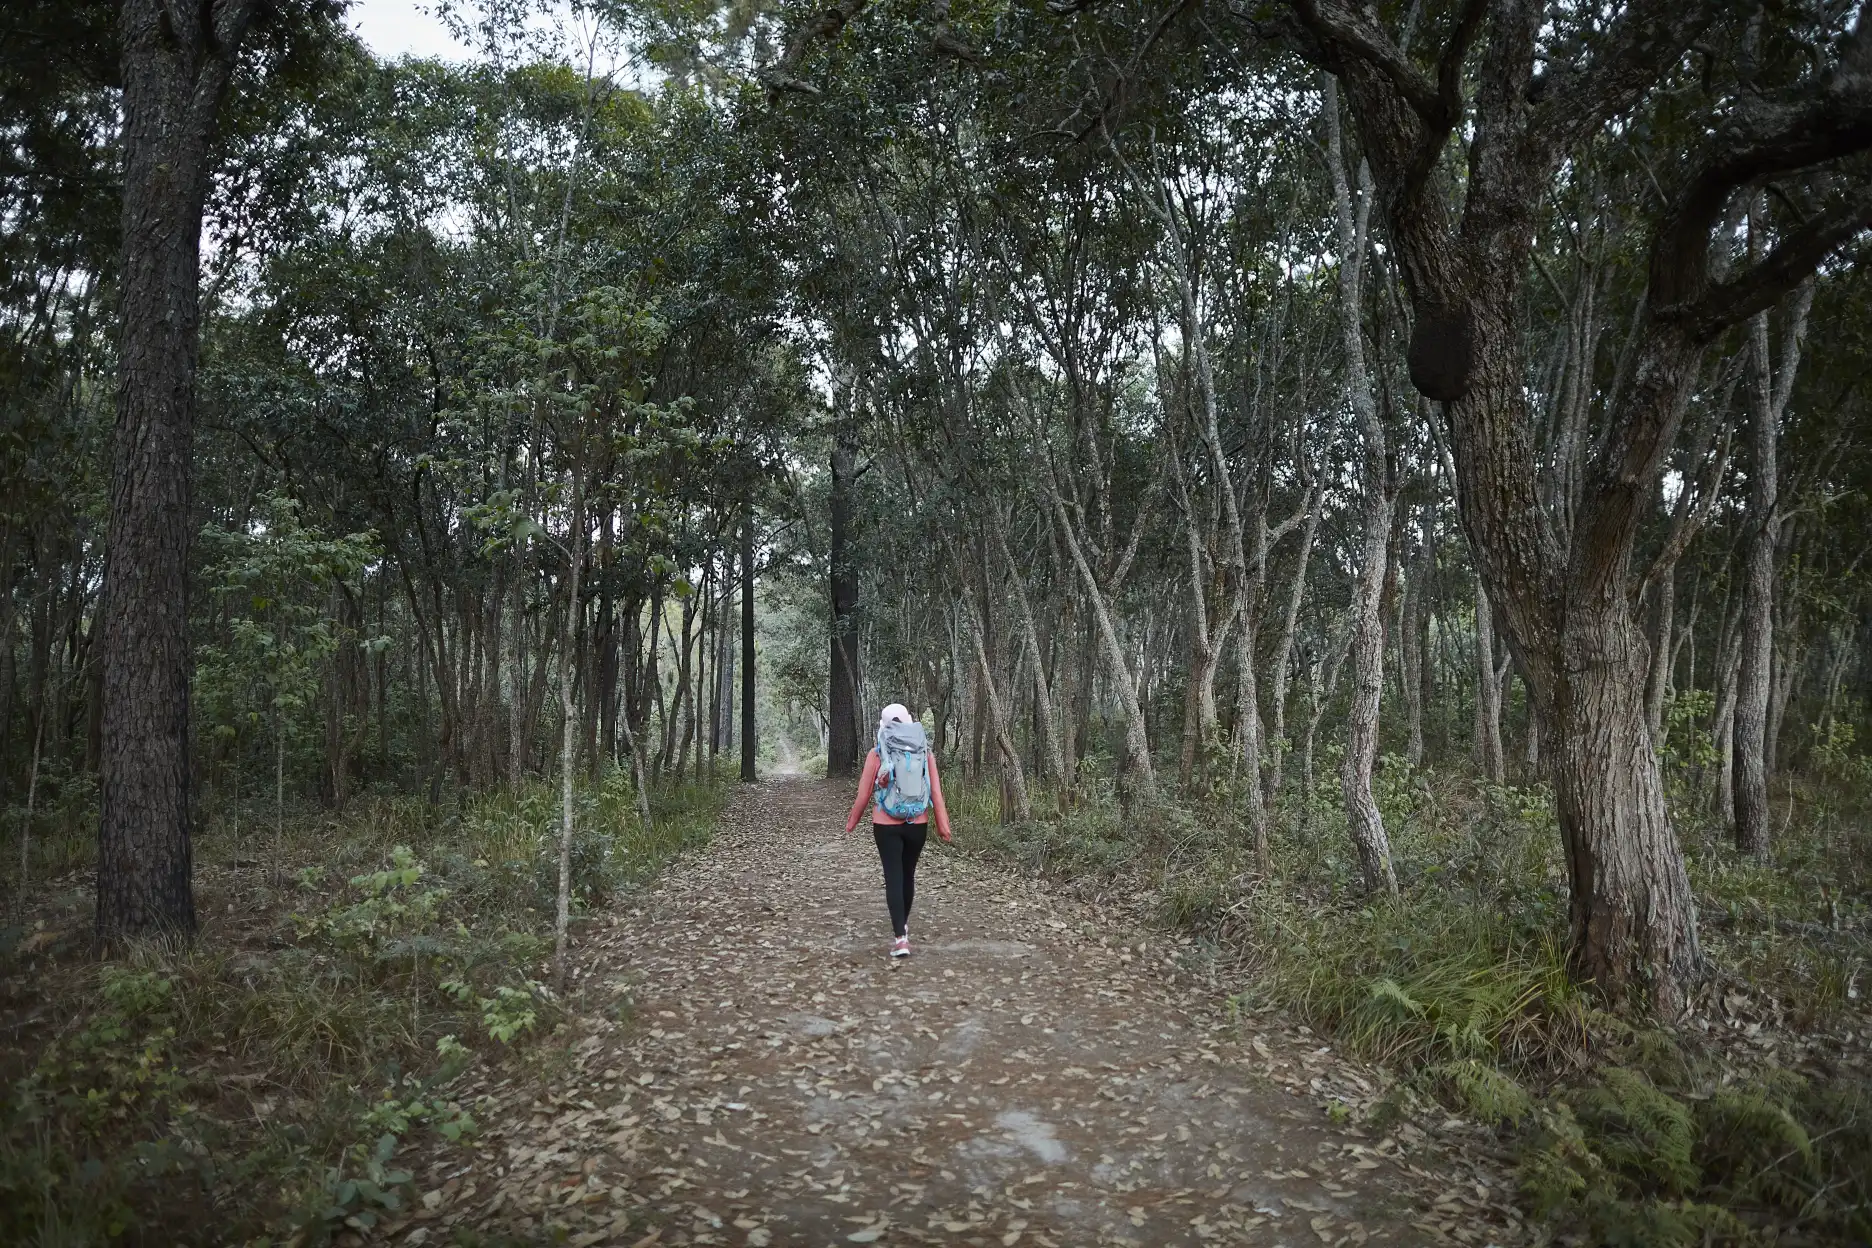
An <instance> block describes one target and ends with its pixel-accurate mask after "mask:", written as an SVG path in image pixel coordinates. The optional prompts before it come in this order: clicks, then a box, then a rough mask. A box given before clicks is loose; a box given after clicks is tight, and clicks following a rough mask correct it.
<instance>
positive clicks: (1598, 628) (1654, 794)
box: [1551, 595, 1700, 996]
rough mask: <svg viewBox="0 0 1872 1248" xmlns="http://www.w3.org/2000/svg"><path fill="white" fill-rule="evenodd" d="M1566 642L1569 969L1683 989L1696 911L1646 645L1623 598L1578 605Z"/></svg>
mask: <svg viewBox="0 0 1872 1248" xmlns="http://www.w3.org/2000/svg"><path fill="white" fill-rule="evenodd" d="M1562 645H1563V648H1564V649H1563V653H1564V656H1565V663H1566V670H1567V671H1568V672H1569V673H1571V674H1572V679H1571V680H1569V682H1568V687H1567V696H1566V697H1565V698H1564V699H1561V700H1559V701H1558V702H1557V703H1555V705H1554V706H1553V714H1552V717H1551V722H1552V723H1553V726H1554V729H1555V731H1554V737H1555V742H1554V751H1553V753H1554V793H1555V798H1556V801H1557V804H1558V806H1559V813H1560V830H1561V836H1562V838H1563V840H1564V842H1565V846H1566V853H1567V861H1568V870H1569V875H1570V876H1571V878H1572V880H1573V881H1574V888H1573V895H1572V899H1571V905H1570V908H1569V915H1570V924H1571V929H1572V937H1573V940H1572V948H1573V955H1572V956H1573V961H1574V965H1575V969H1576V970H1577V972H1578V973H1579V974H1581V975H1583V976H1585V977H1587V978H1590V979H1593V980H1595V981H1597V982H1598V983H1599V984H1600V985H1602V986H1603V987H1606V988H1608V989H1612V990H1616V989H1618V988H1621V987H1626V986H1630V985H1632V983H1633V975H1632V968H1634V967H1655V968H1656V969H1657V973H1658V974H1659V975H1660V976H1661V977H1663V978H1664V979H1665V980H1666V981H1667V982H1670V983H1674V984H1681V983H1684V982H1687V981H1688V980H1689V979H1690V977H1691V976H1692V975H1693V974H1694V973H1695V972H1696V969H1697V962H1698V958H1699V956H1700V954H1699V945H1698V941H1697V926H1696V908H1695V905H1694V904H1693V902H1692V900H1691V894H1690V881H1689V877H1688V876H1687V875H1686V874H1685V872H1684V866H1683V856H1682V855H1681V853H1679V852H1678V850H1677V843H1676V839H1675V837H1674V835H1673V834H1672V832H1671V827H1670V822H1669V818H1668V816H1667V814H1666V812H1665V808H1664V786H1663V778H1662V775H1661V774H1660V772H1659V770H1658V765H1657V754H1656V752H1655V750H1654V749H1653V748H1652V743H1651V734H1650V732H1649V730H1648V728H1647V726H1646V723H1645V704H1644V674H1645V660H1646V650H1647V648H1646V646H1645V644H1644V639H1643V638H1642V636H1641V635H1640V633H1639V630H1638V628H1637V626H1636V624H1635V622H1634V621H1633V620H1632V618H1631V612H1630V610H1629V608H1628V607H1627V606H1626V604H1625V602H1624V601H1623V596H1622V595H1620V596H1619V597H1616V598H1612V599H1610V600H1608V601H1604V602H1601V603H1597V604H1592V603H1576V604H1574V608H1573V610H1572V611H1571V612H1569V615H1568V626H1567V628H1566V630H1565V632H1564V634H1563V638H1562ZM1651 987H1652V990H1653V995H1654V996H1655V995H1656V987H1657V985H1656V984H1655V983H1654V984H1652V985H1651Z"/></svg>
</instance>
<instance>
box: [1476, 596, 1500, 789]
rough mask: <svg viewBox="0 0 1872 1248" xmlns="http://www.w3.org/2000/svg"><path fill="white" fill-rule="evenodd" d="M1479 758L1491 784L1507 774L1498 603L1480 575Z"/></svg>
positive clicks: (1477, 643) (1478, 609) (1477, 635)
mask: <svg viewBox="0 0 1872 1248" xmlns="http://www.w3.org/2000/svg"><path fill="white" fill-rule="evenodd" d="M1475 615H1476V626H1475V635H1476V720H1475V723H1476V734H1475V735H1476V762H1477V763H1479V764H1481V766H1482V774H1483V775H1485V776H1487V777H1488V778H1489V783H1490V784H1500V783H1502V782H1503V780H1505V779H1506V778H1507V767H1506V765H1505V764H1504V763H1503V760H1502V735H1501V682H1500V680H1499V679H1498V677H1497V676H1496V674H1495V607H1494V604H1493V603H1491V602H1490V601H1489V596H1488V590H1487V589H1485V588H1484V587H1483V585H1482V580H1481V578H1480V577H1478V578H1476V586H1475Z"/></svg>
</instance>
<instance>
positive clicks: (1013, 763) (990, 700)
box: [956, 565, 1033, 823]
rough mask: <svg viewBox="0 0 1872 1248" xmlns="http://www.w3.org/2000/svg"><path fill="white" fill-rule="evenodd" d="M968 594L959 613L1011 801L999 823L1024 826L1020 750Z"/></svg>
mask: <svg viewBox="0 0 1872 1248" xmlns="http://www.w3.org/2000/svg"><path fill="white" fill-rule="evenodd" d="M956 570H957V573H958V574H959V575H964V576H965V575H966V572H965V570H964V569H962V568H961V567H960V565H958V566H957V569H956ZM971 597H972V595H971V594H970V593H969V592H968V591H966V590H965V591H964V592H963V595H962V613H963V616H964V618H966V619H967V621H968V630H969V639H970V641H971V642H973V644H974V648H975V662H976V663H977V665H978V666H979V667H980V670H981V687H982V694H983V696H984V698H985V699H986V701H987V704H988V715H987V717H986V718H987V719H988V721H989V723H990V727H991V728H992V730H993V732H994V741H995V750H996V753H998V754H1000V756H1001V777H1002V781H1003V783H1004V785H1005V786H1006V791H1007V796H1008V797H1009V798H1010V799H1011V800H1010V801H1009V802H1008V803H1007V804H1006V805H1007V809H1005V810H1004V811H1003V812H1002V813H1003V822H1006V821H1007V817H1008V816H1012V818H1013V820H1014V821H1015V822H1017V823H1026V822H1028V821H1029V820H1031V819H1032V818H1033V804H1032V802H1031V801H1030V800H1029V799H1028V796H1027V773H1026V771H1025V770H1024V769H1023V768H1022V767H1021V758H1020V751H1019V750H1018V749H1016V748H1015V746H1014V729H1013V725H1012V724H1011V723H1010V722H1009V718H1008V707H1007V704H1006V703H1004V702H1003V701H1002V700H1001V691H1000V689H999V687H998V686H997V685H996V683H995V676H994V666H993V664H992V663H990V661H989V658H988V645H987V640H986V638H985V637H984V636H983V635H982V625H981V619H980V617H979V616H978V615H977V614H976V610H975V605H974V603H973V602H971V601H970V599H971Z"/></svg>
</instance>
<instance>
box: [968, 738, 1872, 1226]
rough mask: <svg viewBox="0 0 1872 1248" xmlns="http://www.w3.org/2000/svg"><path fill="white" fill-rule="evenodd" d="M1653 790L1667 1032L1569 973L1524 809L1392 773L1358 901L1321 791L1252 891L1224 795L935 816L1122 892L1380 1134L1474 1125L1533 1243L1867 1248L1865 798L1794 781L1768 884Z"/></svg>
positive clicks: (994, 849)
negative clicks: (1352, 1080) (1667, 974)
mask: <svg viewBox="0 0 1872 1248" xmlns="http://www.w3.org/2000/svg"><path fill="white" fill-rule="evenodd" d="M1672 776H1673V779H1674V781H1675V782H1676V784H1677V787H1676V792H1675V798H1676V801H1675V810H1674V814H1675V818H1676V821H1677V826H1678V830H1679V835H1680V836H1681V837H1682V838H1683V840H1684V842H1685V846H1686V850H1687V851H1688V855H1689V862H1690V866H1691V873H1692V883H1693V885H1694V887H1695V890H1696V894H1697V897H1698V900H1699V904H1700V907H1701V910H1702V913H1703V914H1704V916H1705V917H1704V943H1705V947H1706V950H1707V952H1708V954H1709V956H1710V960H1711V964H1712V978H1711V980H1710V981H1709V983H1708V984H1707V985H1706V987H1705V988H1704V990H1703V992H1702V994H1701V996H1700V997H1699V998H1698V1001H1697V1004H1696V1007H1695V1008H1694V1009H1693V1011H1692V1013H1691V1015H1690V1016H1689V1017H1687V1018H1685V1019H1683V1020H1657V1019H1653V1018H1650V1017H1648V1016H1647V1015H1646V1014H1645V1013H1644V1011H1643V1010H1642V1008H1640V1007H1639V1005H1638V1003H1635V1002H1632V1001H1629V1000H1608V999H1606V998H1605V997H1603V996H1602V995H1601V994H1599V993H1597V992H1596V991H1595V990H1594V989H1593V988H1592V986H1591V985H1590V984H1586V985H1582V984H1581V983H1580V982H1579V981H1578V979H1577V978H1576V977H1575V976H1573V975H1571V974H1570V973H1569V968H1568V965H1567V961H1566V930H1565V924H1566V888H1565V876H1564V873H1563V871H1562V867H1561V864H1560V862H1559V861H1558V858H1559V854H1560V841H1559V836H1558V832H1557V830H1556V828H1555V826H1554V816H1553V809H1552V802H1551V797H1550V795H1549V794H1548V793H1547V792H1546V791H1545V790H1544V789H1543V788H1540V787H1531V788H1529V787H1517V786H1513V785H1490V784H1487V783H1484V782H1479V781H1477V780H1476V779H1475V778H1474V776H1473V774H1472V773H1470V772H1468V771H1467V769H1465V768H1460V767H1458V768H1445V769H1436V770H1431V769H1421V768H1416V769H1414V768H1411V767H1409V766H1407V765H1406V764H1405V763H1404V762H1403V760H1402V759H1399V758H1387V759H1386V760H1385V765H1384V766H1383V768H1382V769H1381V771H1380V774H1379V784H1378V789H1379V795H1380V800H1381V801H1382V803H1383V805H1384V813H1385V819H1386V823H1387V826H1388V827H1390V828H1391V829H1393V833H1392V835H1393V850H1394V853H1395V855H1396V861H1397V870H1398V876H1399V882H1400V893H1399V896H1398V897H1397V898H1396V899H1395V900H1391V899H1384V898H1374V897H1369V896H1366V895H1365V894H1364V893H1363V892H1362V890H1361V889H1360V888H1359V887H1358V877H1357V865H1356V863H1354V862H1352V861H1350V854H1349V852H1348V851H1347V849H1346V848H1345V846H1346V840H1345V837H1344V833H1343V829H1342V827H1341V826H1339V825H1340V824H1341V823H1342V822H1343V815H1342V814H1341V813H1340V812H1339V808H1338V806H1337V802H1336V796H1337V795H1336V794H1335V793H1334V792H1333V791H1331V789H1329V788H1326V787H1324V786H1323V787H1322V789H1321V790H1320V791H1319V792H1317V793H1314V794H1311V795H1308V794H1303V793H1299V792H1292V793H1289V794H1287V795H1286V798H1285V800H1284V801H1283V802H1282V804H1281V806H1280V807H1279V812H1280V816H1281V817H1280V821H1279V824H1278V827H1277V831H1276V835H1275V837H1274V846H1275V873H1274V874H1273V875H1272V876H1271V877H1269V876H1263V875H1261V874H1259V873H1258V872H1257V871H1255V870H1254V866H1253V856H1252V854H1251V852H1250V851H1249V847H1248V844H1247V840H1246V836H1245V832H1244V830H1243V829H1242V828H1241V827H1240V826H1239V825H1238V822H1237V821H1236V819H1235V818H1234V817H1233V816H1232V815H1231V813H1230V811H1229V808H1228V804H1229V800H1230V798H1229V795H1228V794H1227V793H1218V794H1216V795H1214V796H1212V797H1211V798H1209V799H1206V800H1202V801H1195V802H1190V803H1187V804H1184V805H1166V806H1164V807H1162V808H1159V809H1156V810H1150V811H1143V810H1139V811H1135V812H1132V813H1131V814H1130V815H1129V816H1127V815H1126V814H1125V813H1124V812H1123V811H1121V810H1120V809H1119V807H1118V806H1117V805H1116V804H1115V803H1113V802H1110V801H1108V800H1106V801H1101V800H1096V799H1094V800H1090V801H1086V802H1084V803H1082V804H1081V805H1080V806H1079V807H1077V808H1076V809H1074V810H1072V811H1070V812H1069V813H1067V814H1065V815H1063V816H1061V817H1058V818H1051V817H1049V818H1047V819H1044V820H1039V821H1035V822H1033V823H1028V824H1003V823H1001V822H1000V821H999V819H998V813H999V810H998V802H997V796H996V792H995V790H994V788H992V787H990V786H983V785H971V786H967V787H963V786H956V787H957V788H958V789H960V791H959V792H958V793H957V794H956V795H955V797H954V798H953V799H952V806H953V808H954V809H955V810H956V812H957V821H958V823H959V824H961V825H963V826H964V827H965V828H966V835H965V836H964V837H963V838H962V843H963V845H964V846H965V847H966V848H970V849H972V851H973V852H977V853H982V854H985V855H988V856H990V857H993V858H995V859H997V860H1000V861H1003V862H1007V863H1009V864H1011V865H1016V866H1019V867H1021V868H1024V869H1027V870H1033V871H1042V872H1046V873H1048V874H1049V875H1051V876H1052V877H1053V878H1054V879H1055V880H1056V881H1059V882H1060V883H1062V884H1064V885H1067V886H1077V887H1082V888H1094V889H1100V890H1102V891H1104V892H1106V893H1108V894H1117V893H1121V892H1123V891H1124V890H1126V889H1137V888H1138V886H1140V885H1141V886H1143V887H1142V888H1141V889H1138V891H1137V893H1136V895H1138V896H1141V897H1143V898H1146V899H1147V901H1146V904H1147V907H1148V910H1147V913H1148V915H1149V916H1150V917H1152V918H1153V919H1155V920H1156V921H1157V922H1159V923H1161V924H1163V925H1165V926H1166V927H1169V928H1173V929H1175V930H1178V931H1180V932H1182V933H1184V934H1185V935H1187V936H1190V937H1193V938H1194V942H1193V947H1195V948H1197V949H1199V950H1201V951H1202V952H1203V954H1204V955H1205V956H1207V957H1210V958H1213V959H1215V960H1216V965H1217V967H1218V969H1219V970H1220V971H1221V972H1222V982H1223V983H1224V984H1226V985H1228V986H1230V991H1232V992H1233V993H1234V1000H1235V1004H1236V1005H1237V1007H1238V1008H1240V1009H1241V1010H1243V1011H1245V1012H1248V1013H1251V1014H1252V1013H1256V1012H1260V1011H1269V1010H1273V1011H1284V1012H1286V1013H1288V1014H1290V1015H1291V1016H1293V1017H1294V1018H1295V1019H1297V1020H1298V1021H1300V1022H1304V1023H1305V1024H1306V1025H1308V1026H1310V1027H1312V1028H1314V1029H1315V1030H1316V1031H1318V1032H1320V1033H1321V1034H1323V1035H1325V1036H1328V1037H1330V1038H1331V1039H1332V1040H1333V1041H1334V1042H1335V1043H1336V1044H1337V1045H1339V1046H1341V1047H1343V1048H1344V1049H1346V1050H1347V1051H1349V1052H1351V1053H1352V1054H1354V1055H1356V1056H1358V1057H1360V1058H1362V1059H1365V1060H1367V1061H1369V1062H1371V1063H1373V1064H1375V1065H1376V1066H1378V1067H1379V1068H1380V1069H1381V1070H1383V1071H1384V1072H1385V1074H1386V1082H1387V1085H1388V1086H1387V1087H1386V1088H1385V1090H1384V1091H1383V1093H1382V1095H1380V1096H1379V1097H1378V1098H1377V1099H1376V1100H1375V1102H1374V1104H1373V1105H1372V1106H1370V1107H1369V1112H1370V1113H1371V1114H1372V1115H1373V1116H1374V1118H1375V1119H1376V1120H1377V1125H1379V1126H1386V1125H1388V1121H1387V1120H1388V1119H1390V1118H1393V1117H1395V1116H1396V1115H1398V1114H1400V1113H1402V1114H1410V1113H1412V1112H1414V1111H1426V1112H1429V1113H1430V1114H1431V1116H1432V1117H1433V1118H1434V1119H1443V1118H1446V1117H1448V1116H1449V1115H1451V1114H1455V1115H1457V1116H1458V1117H1460V1118H1462V1119H1465V1120H1467V1121H1470V1122H1473V1123H1475V1124H1478V1125H1479V1126H1480V1127H1483V1128H1487V1129H1488V1130H1489V1131H1490V1132H1492V1133H1493V1134H1494V1136H1495V1137H1496V1139H1495V1151H1497V1153H1498V1154H1500V1155H1505V1156H1508V1157H1511V1158H1512V1159H1513V1165H1514V1167H1515V1170H1516V1179H1517V1184H1518V1187H1519V1191H1520V1195H1521V1198H1522V1202H1523V1204H1524V1206H1525V1207H1526V1209H1527V1211H1528V1213H1529V1214H1530V1215H1531V1216H1532V1217H1534V1218H1535V1219H1537V1220H1538V1222H1539V1224H1540V1225H1542V1226H1544V1227H1545V1228H1547V1230H1548V1231H1549V1232H1551V1233H1552V1234H1554V1235H1557V1236H1560V1237H1562V1238H1563V1239H1565V1240H1567V1241H1569V1242H1582V1243H1590V1244H1626V1245H1634V1246H1637V1245H1671V1244H1683V1245H1690V1244H1703V1243H1735V1244H1743V1243H1765V1242H1783V1240H1782V1239H1780V1238H1777V1237H1782V1236H1786V1235H1794V1236H1796V1238H1795V1239H1793V1240H1788V1241H1786V1242H1820V1241H1821V1240H1826V1241H1829V1242H1851V1241H1854V1240H1858V1239H1863V1238H1865V1237H1867V1236H1868V1235H1872V1082H1868V1081H1867V1079H1866V1078H1865V1075H1864V1069H1865V1068H1864V1066H1863V1065H1860V1066H1853V1065H1850V1064H1848V1063H1846V1062H1843V1061H1841V1060H1839V1059H1840V1058H1842V1057H1853V1056H1855V1055H1856V1056H1857V1057H1858V1059H1860V1060H1863V1057H1864V1054H1865V1051H1866V1047H1867V1046H1866V1043H1865V1041H1866V1036H1867V1029H1868V1027H1869V1026H1872V1018H1868V1016H1867V1012H1866V1011H1865V1009H1864V1006H1863V1001H1862V1000H1861V997H1860V989H1859V988H1858V986H1857V976H1858V975H1859V974H1860V973H1861V971H1860V968H1863V967H1864V965H1865V964H1866V961H1867V958H1868V956H1869V955H1872V933H1868V930H1867V926H1866V918H1867V914H1866V904H1865V901H1864V898H1865V896H1866V890H1867V886H1868V884H1869V883H1872V840H1868V837H1867V834H1866V831H1865V829H1866V827H1867V826H1868V825H1867V823H1866V822H1865V820H1864V818H1863V815H1864V802H1865V792H1866V791H1865V790H1864V789H1863V788H1860V787H1857V786H1855V785H1854V784H1853V783H1851V780H1852V779H1853V777H1851V776H1849V775H1845V774H1842V773H1841V770H1840V769H1838V768H1835V769H1833V770H1832V771H1828V772H1823V773H1816V774H1811V775H1805V776H1801V777H1790V778H1789V779H1788V780H1787V782H1786V783H1787V788H1786V791H1785V792H1784V793H1783V794H1782V795H1781V800H1783V801H1785V802H1788V803H1789V805H1788V806H1787V807H1786V809H1789V810H1791V811H1792V812H1793V814H1792V816H1791V818H1790V820H1789V823H1788V826H1787V828H1786V829H1785V831H1783V832H1782V833H1781V838H1782V839H1781V840H1780V841H1779V842H1778V850H1777V855H1776V858H1775V861H1774V862H1773V864H1772V865H1767V864H1761V863H1758V862H1754V861H1744V860H1739V859H1738V858H1737V856H1736V855H1735V853H1734V852H1733V850H1732V849H1731V848H1730V846H1729V843H1728V841H1727V840H1726V838H1725V837H1724V835H1723V829H1722V828H1721V826H1720V823H1719V822H1718V821H1717V820H1716V819H1714V818H1713V817H1712V816H1711V815H1710V814H1709V813H1708V809H1707V803H1706V802H1704V801H1702V800H1701V797H1700V794H1701V790H1700V789H1699V787H1698V786H1697V784H1696V783H1695V780H1696V776H1695V773H1694V770H1693V768H1692V766H1691V764H1690V763H1689V762H1687V761H1684V760H1681V759H1680V760H1679V762H1678V765H1677V766H1676V767H1675V768H1674V770H1673V772H1672ZM1309 799H1310V800H1309ZM1036 804H1037V805H1039V806H1041V807H1043V808H1047V809H1051V806H1052V803H1051V802H1050V801H1049V802H1037V803H1036ZM1673 1024H1674V1025H1673ZM1801 1237H1805V1238H1801Z"/></svg>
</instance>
